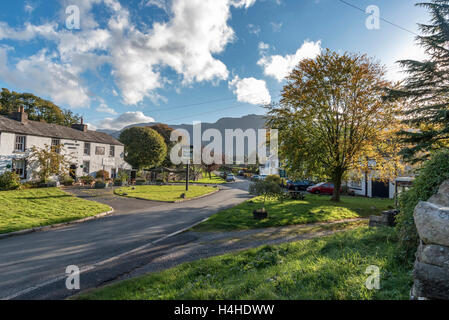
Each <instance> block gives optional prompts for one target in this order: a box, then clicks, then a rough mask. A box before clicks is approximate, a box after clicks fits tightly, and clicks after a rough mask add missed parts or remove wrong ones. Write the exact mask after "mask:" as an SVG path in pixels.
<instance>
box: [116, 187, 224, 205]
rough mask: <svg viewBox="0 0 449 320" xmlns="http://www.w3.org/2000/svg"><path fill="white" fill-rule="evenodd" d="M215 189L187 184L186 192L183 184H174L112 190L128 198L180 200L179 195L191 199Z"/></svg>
mask: <svg viewBox="0 0 449 320" xmlns="http://www.w3.org/2000/svg"><path fill="white" fill-rule="evenodd" d="M216 190H217V189H216V188H214V187H204V186H194V185H191V186H189V191H188V192H186V187H185V186H184V185H175V186H135V187H134V190H133V189H132V187H126V188H119V189H116V190H115V191H114V193H115V194H117V195H119V196H125V197H129V198H141V199H146V200H153V201H167V202H171V201H177V200H182V198H181V195H182V194H183V193H185V194H186V199H192V198H196V197H199V196H204V195H206V194H209V193H212V192H214V191H216Z"/></svg>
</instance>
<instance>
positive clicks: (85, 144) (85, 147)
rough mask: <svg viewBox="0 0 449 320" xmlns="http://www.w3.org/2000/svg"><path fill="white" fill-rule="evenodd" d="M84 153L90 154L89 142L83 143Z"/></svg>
mask: <svg viewBox="0 0 449 320" xmlns="http://www.w3.org/2000/svg"><path fill="white" fill-rule="evenodd" d="M84 155H85V156H90V143H89V142H85V143H84Z"/></svg>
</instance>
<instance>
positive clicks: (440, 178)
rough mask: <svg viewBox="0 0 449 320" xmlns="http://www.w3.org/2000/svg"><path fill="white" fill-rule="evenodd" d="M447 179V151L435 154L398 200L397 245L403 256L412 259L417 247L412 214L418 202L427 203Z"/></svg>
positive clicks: (448, 175) (448, 156)
mask: <svg viewBox="0 0 449 320" xmlns="http://www.w3.org/2000/svg"><path fill="white" fill-rule="evenodd" d="M448 179H449V150H445V151H441V152H438V153H435V154H434V155H433V156H432V158H431V159H430V160H428V161H426V162H425V163H424V164H423V166H422V168H421V169H420V171H419V175H418V177H417V178H416V180H415V182H414V184H413V187H412V188H411V189H410V190H409V191H407V192H405V193H403V194H402V195H401V196H400V198H399V203H400V209H401V213H400V214H399V215H398V218H397V222H398V225H397V227H396V228H397V231H398V235H399V245H400V249H401V251H402V253H403V256H404V257H406V258H407V259H413V258H414V254H415V252H416V249H417V247H418V241H419V237H418V232H417V230H416V226H415V221H414V217H413V213H414V210H415V207H416V206H417V205H418V203H419V202H420V201H427V200H429V198H430V197H432V196H433V195H434V194H436V193H437V192H438V188H439V187H440V185H441V184H442V183H443V182H444V181H446V180H448Z"/></svg>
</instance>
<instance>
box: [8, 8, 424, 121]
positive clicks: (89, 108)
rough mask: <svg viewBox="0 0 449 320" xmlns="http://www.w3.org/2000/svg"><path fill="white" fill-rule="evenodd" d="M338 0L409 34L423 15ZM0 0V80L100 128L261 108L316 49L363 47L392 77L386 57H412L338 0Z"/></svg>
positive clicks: (398, 33) (415, 54) (416, 54)
mask: <svg viewBox="0 0 449 320" xmlns="http://www.w3.org/2000/svg"><path fill="white" fill-rule="evenodd" d="M347 1H348V2H350V3H352V4H354V5H356V6H358V7H360V8H363V9H365V8H367V7H368V6H370V5H375V6H377V7H378V8H379V9H380V16H381V17H382V18H384V19H387V20H388V21H391V22H394V23H395V24H397V25H400V26H401V27H403V28H406V29H408V30H410V31H412V32H418V30H417V25H416V23H417V22H426V21H427V17H428V15H427V13H426V11H425V10H424V9H422V8H417V7H415V6H414V3H415V1H409V0H368V1H365V0H347ZM2 2H3V3H2V8H3V10H2V11H1V12H0V85H1V86H2V87H5V88H9V89H11V90H15V91H19V92H22V91H25V92H32V93H34V94H36V95H39V96H42V97H44V98H47V99H50V100H52V101H54V102H55V103H56V104H58V105H59V106H61V107H63V108H68V109H71V110H73V111H74V112H76V113H79V114H81V115H83V116H84V118H85V119H86V122H88V123H89V124H90V125H92V127H97V128H104V129H121V128H122V127H123V126H125V125H129V124H132V123H136V122H147V121H153V120H154V121H157V122H165V123H169V124H179V123H191V122H192V121H203V122H213V121H215V120H217V119H219V118H221V117H225V116H236V117H237V116H242V115H245V114H251V113H256V114H263V113H264V109H263V108H261V107H260V105H261V104H262V103H266V102H270V101H276V100H277V99H278V97H279V94H280V90H281V88H282V85H283V83H284V82H283V80H282V79H283V77H284V76H285V74H286V73H288V71H289V70H291V68H293V66H294V65H295V64H296V63H297V62H299V61H300V60H301V59H303V58H307V57H314V56H315V55H316V54H318V53H319V52H320V50H323V49H325V48H330V49H332V50H335V51H338V52H344V51H351V52H360V53H366V54H368V55H369V56H372V57H375V58H376V59H378V60H379V62H381V63H383V64H385V65H386V66H387V68H388V70H389V73H388V77H389V78H390V79H392V80H399V79H400V78H401V74H400V73H399V71H400V69H399V68H398V67H397V66H395V61H397V60H399V59H404V58H416V59H420V58H422V57H423V53H422V52H421V50H420V49H419V48H418V47H416V46H415V44H414V35H413V34H412V33H410V32H407V31H404V30H401V29H400V28H397V27H394V26H391V25H390V24H387V23H385V22H383V21H381V22H380V28H379V29H377V30H369V29H368V28H367V27H366V25H365V21H366V19H367V17H368V16H367V15H366V14H364V13H363V12H360V11H357V10H356V9H354V8H351V7H349V6H347V5H345V4H343V3H341V2H340V1H338V0H127V1H124V0H36V1H19V0H16V1H5V0H3V1H2ZM73 5H75V6H76V8H77V9H78V10H79V13H80V14H79V22H80V26H79V27H80V28H79V29H77V28H75V29H73V28H72V27H73V26H75V27H76V25H74V24H73V22H75V21H77V20H76V19H75V20H74V19H71V18H72V17H75V15H76V10H75V11H73V10H69V11H66V10H67V8H68V7H69V6H73ZM69 9H70V8H69ZM74 14H75V15H74ZM67 19H69V24H68V26H69V27H70V28H69V29H68V28H67Z"/></svg>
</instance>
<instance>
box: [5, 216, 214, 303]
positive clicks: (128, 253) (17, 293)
mask: <svg viewBox="0 0 449 320" xmlns="http://www.w3.org/2000/svg"><path fill="white" fill-rule="evenodd" d="M207 220H209V217H207V218H205V219H203V220H201V221H199V222H196V223H194V224H192V225H191V226H189V227H186V228H183V229H181V230H178V231H175V232H173V233H170V234H168V235H166V236H163V237H162V238H160V239H157V240H155V241H152V242H150V243H147V244H144V245H142V246H140V247H137V248H135V249H132V250H130V251H127V252H124V253H121V254H119V255H117V256H114V257H111V258H108V259H106V260H102V261H100V262H97V263H94V264H91V265H87V266H85V267H83V268H81V269H80V275H81V274H82V273H85V272H88V271H91V270H93V269H95V268H97V267H100V266H103V265H105V264H107V263H111V262H113V261H116V260H119V259H121V258H123V257H125V256H127V255H130V254H133V253H135V252H138V251H141V250H143V249H146V248H149V247H151V246H154V245H155V244H157V243H159V242H162V241H164V240H167V239H169V238H171V237H174V236H176V235H178V234H181V233H183V232H186V231H187V230H189V229H191V228H193V227H196V226H197V225H199V224H201V223H203V222H206V221H207ZM66 277H67V275H64V276H60V277H56V278H53V279H50V280H47V281H45V282H42V283H40V284H38V285H35V286H33V287H29V288H27V289H24V290H21V291H19V292H16V293H14V294H12V295H10V296H7V297H5V298H1V299H0V300H12V299H15V298H17V297H20V296H22V295H25V294H27V293H30V292H33V291H35V290H38V289H40V288H43V287H45V286H48V285H50V284H53V283H55V282H58V281H61V280H64V279H65V278H66Z"/></svg>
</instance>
